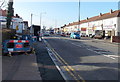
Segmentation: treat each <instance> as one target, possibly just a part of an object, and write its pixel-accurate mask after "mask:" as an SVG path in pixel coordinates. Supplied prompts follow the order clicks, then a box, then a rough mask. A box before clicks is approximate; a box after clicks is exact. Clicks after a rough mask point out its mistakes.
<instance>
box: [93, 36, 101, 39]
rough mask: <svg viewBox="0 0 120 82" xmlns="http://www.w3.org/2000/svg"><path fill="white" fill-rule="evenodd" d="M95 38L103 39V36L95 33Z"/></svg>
mask: <svg viewBox="0 0 120 82" xmlns="http://www.w3.org/2000/svg"><path fill="white" fill-rule="evenodd" d="M94 38H95V39H102V38H103V36H102V35H95V36H94Z"/></svg>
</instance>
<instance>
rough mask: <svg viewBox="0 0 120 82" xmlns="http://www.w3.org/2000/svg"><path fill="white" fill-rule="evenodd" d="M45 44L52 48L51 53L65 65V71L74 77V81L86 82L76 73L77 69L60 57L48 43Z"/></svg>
mask: <svg viewBox="0 0 120 82" xmlns="http://www.w3.org/2000/svg"><path fill="white" fill-rule="evenodd" d="M44 42H45V43H46V45H47V47H48V48H50V49H51V51H52V52H53V53H54V56H55V57H56V59H57V60H58V61H59V62H61V63H62V64H64V65H65V66H63V67H64V69H65V70H66V71H67V72H68V73H69V74H70V75H71V76H72V77H73V79H74V80H76V81H77V82H85V80H84V79H83V78H82V77H81V76H80V75H79V74H77V73H76V72H75V69H74V68H72V67H71V66H70V65H69V64H68V63H67V62H66V61H65V60H64V59H63V58H62V57H60V55H59V54H58V53H57V52H56V51H55V50H54V49H53V48H52V47H51V46H50V44H49V43H48V42H47V41H44Z"/></svg>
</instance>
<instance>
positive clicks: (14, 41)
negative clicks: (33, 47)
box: [9, 40, 29, 43]
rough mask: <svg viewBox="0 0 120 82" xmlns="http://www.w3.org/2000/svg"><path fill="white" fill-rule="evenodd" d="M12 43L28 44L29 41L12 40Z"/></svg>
mask: <svg viewBox="0 0 120 82" xmlns="http://www.w3.org/2000/svg"><path fill="white" fill-rule="evenodd" d="M9 42H10V43H28V42H29V41H28V40H10V41H9Z"/></svg>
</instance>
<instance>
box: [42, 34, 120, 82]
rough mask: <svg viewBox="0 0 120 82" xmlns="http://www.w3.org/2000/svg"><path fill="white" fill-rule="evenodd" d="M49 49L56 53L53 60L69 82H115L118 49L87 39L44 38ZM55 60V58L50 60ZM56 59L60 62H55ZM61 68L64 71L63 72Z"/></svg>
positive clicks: (111, 45) (119, 70) (117, 77)
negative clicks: (97, 81)
mask: <svg viewBox="0 0 120 82" xmlns="http://www.w3.org/2000/svg"><path fill="white" fill-rule="evenodd" d="M44 41H45V43H46V44H47V45H48V48H49V49H48V50H51V52H53V54H56V56H55V57H56V60H55V61H54V62H55V63H56V64H57V65H58V66H59V69H61V70H60V71H61V74H62V75H63V76H64V77H65V78H66V79H68V80H71V78H68V77H69V76H71V77H73V79H72V80H81V81H82V82H86V81H87V80H101V81H102V80H106V81H107V80H108V81H111V80H113V81H115V80H116V82H118V79H119V76H118V73H120V69H118V58H119V56H118V55H117V54H118V46H117V45H113V44H109V43H106V44H105V43H103V42H98V41H93V40H89V39H81V40H73V39H69V38H67V39H66V38H63V37H55V36H50V37H44ZM53 59H54V58H53ZM57 60H59V62H61V63H62V64H60V63H57V62H58V61H57ZM62 67H64V70H63V69H62ZM65 71H67V72H68V74H67V73H64V72H65Z"/></svg>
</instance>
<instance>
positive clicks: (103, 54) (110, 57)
mask: <svg viewBox="0 0 120 82" xmlns="http://www.w3.org/2000/svg"><path fill="white" fill-rule="evenodd" d="M71 44H73V45H75V46H78V47H82V46H80V45H76V44H75V43H71ZM86 49H87V50H89V51H92V52H95V53H97V54H102V52H97V51H95V50H104V49H101V48H100V49H95V50H93V49H90V48H87V47H86ZM105 52H107V51H105ZM103 53H104V52H103ZM103 56H105V57H108V58H111V59H114V60H115V59H116V58H114V57H120V56H115V55H110V56H108V55H105V54H103ZM111 56H113V57H111Z"/></svg>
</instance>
